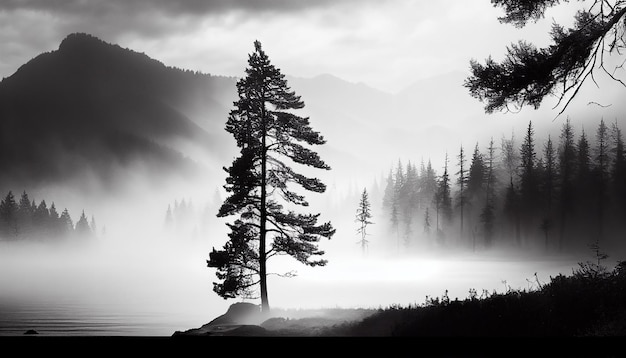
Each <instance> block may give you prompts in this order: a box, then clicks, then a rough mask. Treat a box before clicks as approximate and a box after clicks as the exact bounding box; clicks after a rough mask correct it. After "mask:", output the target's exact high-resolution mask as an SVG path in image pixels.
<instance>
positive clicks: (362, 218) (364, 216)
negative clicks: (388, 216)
mask: <svg viewBox="0 0 626 358" xmlns="http://www.w3.org/2000/svg"><path fill="white" fill-rule="evenodd" d="M371 218H372V210H371V205H370V201H369V196H368V195H367V189H363V193H362V194H361V200H359V206H358V207H357V209H356V219H355V221H356V222H357V223H358V225H359V227H358V228H357V229H356V231H357V234H360V235H361V240H359V241H358V242H357V243H358V244H361V249H362V250H363V253H365V252H366V249H367V245H368V243H369V241H368V240H367V239H366V237H367V226H368V225H371V224H373V222H371V221H370V219H371Z"/></svg>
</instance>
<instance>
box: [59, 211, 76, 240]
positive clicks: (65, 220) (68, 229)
mask: <svg viewBox="0 0 626 358" xmlns="http://www.w3.org/2000/svg"><path fill="white" fill-rule="evenodd" d="M59 227H60V232H61V235H69V234H72V233H74V222H73V221H72V217H71V216H70V213H69V211H67V208H65V209H64V210H63V212H62V213H61V216H60V217H59Z"/></svg>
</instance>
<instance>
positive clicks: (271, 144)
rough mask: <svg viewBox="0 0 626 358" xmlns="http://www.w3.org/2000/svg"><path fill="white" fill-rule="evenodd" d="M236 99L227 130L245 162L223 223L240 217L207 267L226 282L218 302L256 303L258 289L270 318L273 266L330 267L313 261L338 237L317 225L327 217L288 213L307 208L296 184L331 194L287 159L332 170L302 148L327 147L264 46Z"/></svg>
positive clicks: (231, 181)
mask: <svg viewBox="0 0 626 358" xmlns="http://www.w3.org/2000/svg"><path fill="white" fill-rule="evenodd" d="M237 93H238V100H237V101H236V102H235V103H234V104H235V108H234V109H233V110H232V111H231V112H230V114H229V116H228V121H227V122H226V131H227V132H229V133H231V134H232V135H233V137H234V138H235V140H236V143H237V146H238V147H239V148H240V155H239V157H237V158H236V159H235V160H234V161H233V163H232V165H231V167H229V168H224V169H225V170H226V172H227V173H228V177H227V178H226V185H225V186H224V188H225V189H226V191H227V192H228V193H229V196H228V197H227V198H226V200H225V201H224V203H223V204H222V206H221V207H220V209H219V212H218V217H226V216H232V215H238V216H239V217H238V218H237V219H236V220H235V221H234V222H233V223H229V224H227V226H228V227H229V228H230V230H231V232H230V233H229V235H228V236H229V240H228V241H227V242H226V244H225V245H224V247H223V249H222V250H215V249H213V251H212V252H211V253H210V255H209V260H207V265H208V266H209V267H213V268H216V269H217V272H216V276H217V278H218V279H219V280H220V281H221V282H219V283H214V287H213V289H214V291H215V292H216V293H217V294H218V295H219V296H221V297H223V298H230V297H236V296H249V295H251V294H252V292H253V291H252V290H253V287H256V286H257V285H258V287H259V291H260V298H261V310H262V311H263V312H268V311H269V309H270V306H269V301H268V292H267V275H268V270H267V260H268V259H269V258H271V257H272V256H274V255H289V256H291V257H293V258H294V259H296V260H297V261H299V262H301V263H303V264H305V265H309V266H318V265H319V266H323V265H325V264H326V260H324V259H313V257H314V256H321V255H323V254H324V251H322V250H320V249H319V248H318V242H319V240H320V239H321V238H331V237H332V236H333V234H334V233H335V230H334V229H333V227H332V225H331V224H330V222H326V223H323V224H321V225H318V224H317V220H318V217H319V215H320V214H300V213H296V212H295V211H293V210H291V209H287V208H286V207H285V205H288V206H289V207H293V206H308V202H307V201H306V200H305V197H304V196H303V194H302V193H298V192H296V191H293V190H292V189H291V187H290V185H291V184H297V185H298V186H299V187H300V188H302V189H304V190H305V191H313V192H317V193H323V192H324V191H325V190H326V185H324V184H323V183H322V182H321V180H319V179H317V178H309V177H306V176H304V175H302V174H299V173H296V172H295V171H294V170H293V169H292V168H291V167H290V166H289V163H288V162H286V161H285V159H288V160H289V161H290V162H292V163H295V164H300V165H305V166H310V167H313V168H317V169H325V170H329V169H330V167H329V166H328V165H327V164H326V163H324V161H322V159H320V157H319V155H318V154H317V153H316V152H314V151H312V150H310V149H308V148H307V147H305V146H304V145H303V144H307V145H321V144H324V143H325V142H326V141H325V139H324V138H323V137H322V136H321V135H320V134H319V133H318V132H316V131H314V130H313V129H311V127H310V124H309V119H308V118H305V117H300V116H298V115H296V114H294V112H295V111H296V110H298V109H301V108H303V107H304V102H303V101H302V100H301V99H300V97H299V96H297V95H296V94H295V92H293V91H292V90H291V89H290V88H289V87H288V85H287V81H286V80H285V76H284V75H283V74H282V73H281V71H280V70H279V69H278V68H276V67H275V66H274V65H272V64H271V63H270V60H269V58H268V56H267V55H266V53H265V51H263V49H262V48H261V43H260V42H259V41H255V43H254V52H253V53H251V54H250V55H249V56H248V68H246V76H245V77H243V78H242V79H241V80H239V81H238V82H237Z"/></svg>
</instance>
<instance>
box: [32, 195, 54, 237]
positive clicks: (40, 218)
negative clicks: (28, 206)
mask: <svg viewBox="0 0 626 358" xmlns="http://www.w3.org/2000/svg"><path fill="white" fill-rule="evenodd" d="M49 223H50V211H49V210H48V205H47V204H46V201H45V200H42V201H41V202H40V203H39V206H37V208H36V209H35V212H34V213H33V225H34V228H35V230H36V233H37V235H42V236H43V235H49V230H48V227H49Z"/></svg>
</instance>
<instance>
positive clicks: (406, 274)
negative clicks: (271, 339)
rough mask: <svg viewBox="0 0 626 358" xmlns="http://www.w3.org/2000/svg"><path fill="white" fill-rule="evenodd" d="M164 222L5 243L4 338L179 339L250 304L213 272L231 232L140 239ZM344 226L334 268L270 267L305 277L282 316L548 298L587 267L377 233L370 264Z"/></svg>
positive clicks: (277, 294) (1, 268)
mask: <svg viewBox="0 0 626 358" xmlns="http://www.w3.org/2000/svg"><path fill="white" fill-rule="evenodd" d="M199 206H200V205H199ZM145 209H146V210H147V209H148V208H147V207H146V208H145ZM157 211H160V212H161V213H160V214H159V215H154V216H149V215H146V217H138V220H137V221H135V222H133V221H126V222H125V221H120V222H117V223H114V222H108V223H107V225H108V226H107V227H111V229H110V230H109V231H110V233H105V234H104V235H98V236H97V237H95V238H93V239H91V240H90V242H86V243H81V244H76V243H70V242H63V243H55V244H51V243H45V242H2V243H0V244H1V245H2V246H1V249H0V272H2V275H0V287H2V291H0V313H1V314H0V334H3V335H14V334H21V333H23V332H24V331H26V330H27V329H35V330H37V331H38V332H40V333H42V334H48V335H54V334H57V335H158V336H163V335H165V336H169V335H171V334H173V333H174V332H175V331H177V330H181V331H182V330H187V329H190V328H194V327H200V326H201V325H203V324H205V323H207V322H209V321H210V320H212V319H214V318H215V317H217V316H219V315H221V314H223V313H224V312H225V311H226V310H227V308H228V306H229V305H230V304H232V303H234V302H239V301H241V300H240V299H231V300H224V299H222V298H220V297H218V296H217V295H216V294H215V293H214V292H213V291H212V282H213V281H216V278H215V275H214V270H213V269H209V268H207V267H206V260H207V259H208V253H209V250H210V249H211V247H213V246H215V247H221V245H222V244H223V242H224V241H225V234H226V232H225V231H226V230H225V229H223V228H222V226H224V225H223V222H220V221H219V220H214V219H211V222H212V223H213V224H216V226H215V227H214V228H212V229H211V230H208V231H207V232H205V233H203V234H194V233H192V232H189V233H178V234H176V233H172V232H170V233H169V234H168V233H167V229H166V228H165V226H160V225H153V226H152V228H151V229H150V230H146V231H145V232H144V231H142V230H138V229H137V227H138V226H141V224H142V223H146V224H147V223H149V222H151V219H152V220H156V221H157V222H159V221H161V222H164V216H165V211H164V210H155V212H157ZM147 212H150V210H147ZM120 214H121V213H120ZM131 223H133V225H131ZM125 224H127V225H125ZM335 225H336V226H337V227H338V228H339V229H338V233H337V235H336V236H335V237H334V238H333V239H332V240H331V241H327V242H322V243H321V244H320V247H321V248H322V249H323V250H325V251H326V255H325V257H326V258H327V259H328V260H329V263H328V264H327V266H325V267H316V268H310V267H305V266H303V265H301V264H299V263H297V262H295V261H294V260H292V259H289V258H285V257H279V258H277V259H276V260H270V262H269V263H268V265H269V270H270V271H271V272H275V273H285V272H288V271H296V272H297V276H296V277H292V278H282V277H278V276H270V279H269V283H268V291H269V298H270V300H269V301H270V305H271V306H272V307H273V308H291V309H307V308H311V309H318V308H374V309H375V308H385V307H388V306H390V305H396V304H398V305H402V306H407V305H415V304H422V303H424V302H425V300H426V296H430V297H439V296H442V295H443V294H444V292H445V291H446V290H447V291H448V296H449V297H450V298H451V299H454V298H455V297H458V298H459V299H464V298H466V297H468V294H469V289H470V288H474V289H476V290H477V292H478V293H479V294H480V293H481V292H482V290H483V289H484V290H487V291H489V292H490V293H491V292H493V291H496V292H505V290H506V289H536V288H537V281H536V280H537V279H538V280H539V281H540V282H542V283H545V282H548V281H549V277H550V276H554V275H556V274H558V273H564V274H569V273H571V270H572V268H575V267H576V262H578V261H580V259H586V258H585V257H570V256H558V255H549V254H544V253H539V252H537V253H532V252H525V253H521V254H511V253H506V252H504V251H500V250H492V251H485V252H475V253H472V252H468V251H449V252H444V251H439V252H438V251H436V250H424V251H423V252H415V253H412V252H406V250H404V249H402V250H401V251H400V252H398V251H397V250H396V248H395V247H393V245H392V246H391V247H389V246H388V245H387V246H385V245H383V244H382V242H383V241H384V240H386V239H387V237H386V236H385V235H384V234H382V233H381V231H382V230H375V229H372V231H371V233H372V235H371V236H370V237H368V239H369V240H370V245H369V249H368V251H367V253H365V254H364V253H363V252H362V251H361V248H360V246H359V245H357V243H356V242H357V239H358V238H357V236H356V235H354V233H355V231H354V227H355V226H354V222H353V221H352V220H343V221H342V220H340V221H336V223H335ZM157 227H158V228H159V229H155V228H157ZM535 273H537V276H535ZM248 302H253V303H258V302H256V301H254V300H252V301H250V300H248Z"/></svg>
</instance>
